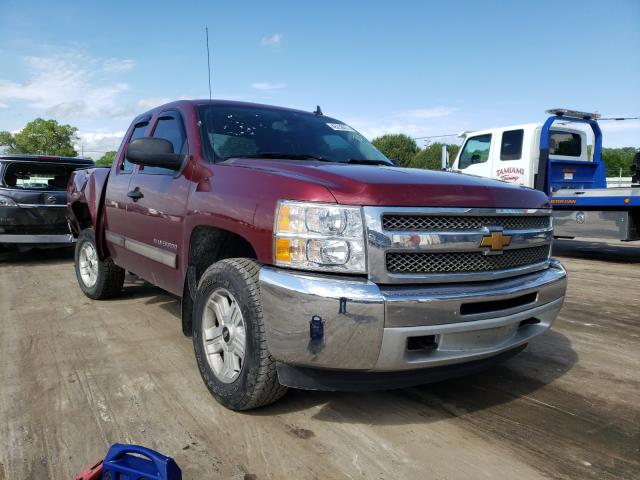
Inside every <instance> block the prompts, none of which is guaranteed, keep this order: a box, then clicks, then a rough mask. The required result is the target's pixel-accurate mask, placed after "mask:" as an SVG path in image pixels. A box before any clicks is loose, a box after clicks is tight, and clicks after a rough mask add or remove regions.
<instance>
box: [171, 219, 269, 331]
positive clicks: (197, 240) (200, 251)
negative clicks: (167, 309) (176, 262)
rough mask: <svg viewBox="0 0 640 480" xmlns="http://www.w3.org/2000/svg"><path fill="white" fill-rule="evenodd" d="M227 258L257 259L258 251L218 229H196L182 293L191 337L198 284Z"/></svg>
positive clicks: (185, 327) (184, 326)
mask: <svg viewBox="0 0 640 480" xmlns="http://www.w3.org/2000/svg"><path fill="white" fill-rule="evenodd" d="M225 258H253V259H256V258H257V256H256V252H255V250H254V249H253V247H252V246H251V244H250V243H249V242H248V241H247V240H246V239H245V238H243V237H241V236H240V235H238V234H235V233H233V232H230V231H228V230H223V229H221V228H216V227H204V226H203V227H196V228H195V229H194V230H193V232H192V233H191V239H190V241H189V262H188V264H187V276H186V280H185V285H184V290H183V293H182V332H183V333H184V334H185V335H191V315H192V312H193V302H194V300H195V296H196V289H197V286H198V282H199V281H200V278H201V277H202V274H203V273H204V271H205V270H206V269H207V268H209V267H210V266H211V265H212V264H214V263H215V262H218V261H220V260H224V259H225Z"/></svg>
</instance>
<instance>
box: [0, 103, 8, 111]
mask: <svg viewBox="0 0 640 480" xmlns="http://www.w3.org/2000/svg"><path fill="white" fill-rule="evenodd" d="M3 108H9V105H7V104H6V103H2V102H0V109H3Z"/></svg>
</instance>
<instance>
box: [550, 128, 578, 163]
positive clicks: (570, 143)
mask: <svg viewBox="0 0 640 480" xmlns="http://www.w3.org/2000/svg"><path fill="white" fill-rule="evenodd" d="M549 155H565V156H567V157H579V156H580V155H582V139H581V138H580V134H578V133H572V132H559V131H557V130H556V131H554V130H551V133H550V135H549Z"/></svg>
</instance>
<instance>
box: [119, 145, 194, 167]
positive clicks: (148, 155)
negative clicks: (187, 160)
mask: <svg viewBox="0 0 640 480" xmlns="http://www.w3.org/2000/svg"><path fill="white" fill-rule="evenodd" d="M126 156H127V160H128V161H129V162H131V163H135V164H137V165H144V166H150V167H162V168H169V169H171V170H180V167H181V166H182V161H183V160H184V155H183V154H180V153H174V152H173V144H172V143H171V142H170V141H168V140H165V139H164V138H150V137H145V138H138V139H136V140H133V141H132V142H130V143H129V145H127V151H126Z"/></svg>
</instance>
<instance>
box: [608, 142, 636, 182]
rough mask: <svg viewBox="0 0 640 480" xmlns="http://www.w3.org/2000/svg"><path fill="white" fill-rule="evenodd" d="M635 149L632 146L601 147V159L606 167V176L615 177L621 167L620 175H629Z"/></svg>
mask: <svg viewBox="0 0 640 480" xmlns="http://www.w3.org/2000/svg"><path fill="white" fill-rule="evenodd" d="M635 154H636V149H635V148H633V147H623V148H603V149H602V161H603V162H604V164H605V166H606V169H607V177H617V176H618V175H620V169H622V176H623V177H628V176H631V164H632V163H633V157H634V155H635Z"/></svg>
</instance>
